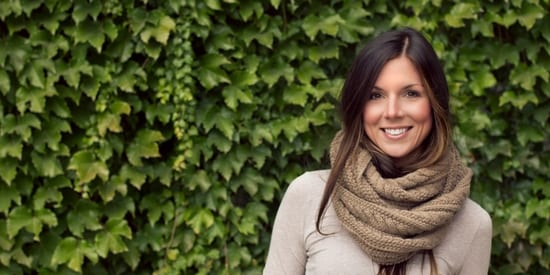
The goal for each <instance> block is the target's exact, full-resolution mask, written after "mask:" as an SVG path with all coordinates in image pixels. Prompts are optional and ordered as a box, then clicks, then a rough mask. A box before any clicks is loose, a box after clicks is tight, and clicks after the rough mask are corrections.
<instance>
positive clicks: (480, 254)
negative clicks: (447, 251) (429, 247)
mask: <svg viewBox="0 0 550 275" xmlns="http://www.w3.org/2000/svg"><path fill="white" fill-rule="evenodd" d="M492 237H493V225H492V222H491V217H490V216H489V214H487V212H485V211H484V212H483V214H482V215H479V227H478V229H477V231H476V233H475V236H474V239H473V240H472V242H471V243H470V249H469V250H468V251H467V254H466V256H465V258H464V262H463V264H462V269H461V271H460V275H478V274H479V275H486V274H487V273H488V272H489V263H490V259H491V239H492Z"/></svg>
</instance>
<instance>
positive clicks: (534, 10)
mask: <svg viewBox="0 0 550 275" xmlns="http://www.w3.org/2000/svg"><path fill="white" fill-rule="evenodd" d="M516 16H517V19H518V22H519V23H520V24H521V25H522V26H524V27H525V28H526V29H527V30H530V29H532V28H533V25H535V22H536V21H537V20H538V19H541V18H543V17H544V8H542V7H540V6H539V5H535V4H531V3H525V4H524V5H522V7H521V11H520V12H519V13H518V14H516Z"/></svg>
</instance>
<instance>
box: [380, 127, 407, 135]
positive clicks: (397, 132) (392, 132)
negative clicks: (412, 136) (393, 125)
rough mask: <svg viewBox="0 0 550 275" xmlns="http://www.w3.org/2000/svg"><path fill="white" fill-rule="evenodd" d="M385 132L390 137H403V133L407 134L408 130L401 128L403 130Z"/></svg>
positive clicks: (387, 130) (386, 130)
mask: <svg viewBox="0 0 550 275" xmlns="http://www.w3.org/2000/svg"><path fill="white" fill-rule="evenodd" d="M384 131H385V132H386V134H389V135H392V136H397V135H401V134H403V133H405V131H407V128H401V129H388V128H386V129H384Z"/></svg>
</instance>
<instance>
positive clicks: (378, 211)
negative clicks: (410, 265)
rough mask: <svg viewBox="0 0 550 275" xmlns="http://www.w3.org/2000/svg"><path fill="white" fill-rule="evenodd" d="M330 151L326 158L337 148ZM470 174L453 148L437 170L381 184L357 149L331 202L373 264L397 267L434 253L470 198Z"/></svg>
mask: <svg viewBox="0 0 550 275" xmlns="http://www.w3.org/2000/svg"><path fill="white" fill-rule="evenodd" d="M340 142H341V134H338V135H337V136H336V137H335V138H334V140H333V142H332V145H331V148H330V155H331V156H330V157H331V162H332V163H334V157H335V155H336V152H337V149H338V147H339V146H340ZM471 177H472V172H471V170H470V169H468V168H467V167H466V166H465V165H464V164H462V163H461V161H460V158H459V155H458V153H457V151H456V149H455V148H454V147H452V148H450V149H449V150H448V151H447V153H446V155H445V156H444V157H443V158H442V159H441V160H440V161H439V162H437V163H436V164H434V165H433V166H430V167H426V168H421V169H418V170H416V171H413V172H411V173H409V174H407V175H405V176H403V177H399V178H383V177H381V176H380V174H379V173H378V171H377V170H376V168H375V167H374V165H373V163H372V161H371V155H370V154H369V152H368V151H367V150H366V149H364V148H362V149H358V152H355V153H354V155H352V156H350V157H349V158H348V161H347V163H346V165H345V167H344V169H343V171H342V173H341V174H340V176H339V177H338V180H337V182H336V186H335V189H334V192H333V196H332V203H333V205H334V208H335V210H336V213H337V216H338V218H339V219H340V221H341V222H342V224H343V225H344V227H345V228H346V229H347V230H348V231H349V232H350V233H351V234H352V236H353V237H354V238H355V239H356V241H357V242H358V243H359V245H360V246H361V248H362V249H363V250H364V251H365V252H366V253H367V254H368V255H369V256H370V257H372V260H373V261H374V262H376V263H378V264H384V265H390V264H397V263H401V262H404V261H407V260H408V259H410V258H412V257H413V256H414V255H415V253H417V252H420V251H423V250H429V249H433V248H434V247H436V246H437V245H438V244H439V243H440V242H441V239H442V238H443V236H444V234H445V229H446V226H445V225H447V224H448V223H449V222H450V221H451V219H452V218H453V216H454V215H455V213H456V212H457V211H459V210H460V208H461V207H462V205H463V203H464V201H465V200H466V198H467V197H468V195H469V190H470V179H471Z"/></svg>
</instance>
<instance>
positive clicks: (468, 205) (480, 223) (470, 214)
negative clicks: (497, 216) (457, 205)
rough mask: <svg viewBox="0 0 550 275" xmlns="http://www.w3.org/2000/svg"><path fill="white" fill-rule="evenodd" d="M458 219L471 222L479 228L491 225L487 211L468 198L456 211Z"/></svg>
mask: <svg viewBox="0 0 550 275" xmlns="http://www.w3.org/2000/svg"><path fill="white" fill-rule="evenodd" d="M458 219H460V220H463V221H467V222H469V223H472V225H473V226H474V227H478V228H479V229H487V228H489V229H491V227H492V222H491V216H490V215H489V213H488V212H487V211H486V210H485V209H483V207H481V206H480V205H479V204H478V203H477V202H475V201H474V200H472V199H470V198H468V199H467V200H466V201H465V203H464V206H463V207H462V210H461V211H460V212H459V213H458Z"/></svg>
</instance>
